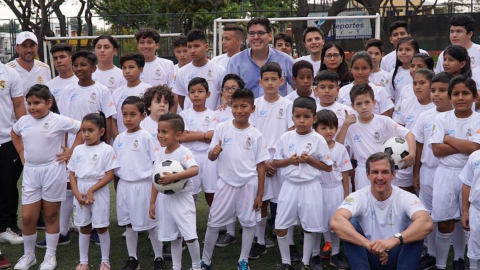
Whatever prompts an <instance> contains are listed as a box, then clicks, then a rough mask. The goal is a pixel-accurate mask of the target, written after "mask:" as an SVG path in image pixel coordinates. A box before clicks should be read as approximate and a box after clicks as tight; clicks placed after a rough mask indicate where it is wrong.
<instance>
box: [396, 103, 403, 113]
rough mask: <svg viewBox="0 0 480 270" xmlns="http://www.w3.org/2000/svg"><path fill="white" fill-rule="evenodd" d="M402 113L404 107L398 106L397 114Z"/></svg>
mask: <svg viewBox="0 0 480 270" xmlns="http://www.w3.org/2000/svg"><path fill="white" fill-rule="evenodd" d="M401 111H402V105H400V106H398V109H397V113H398V112H401Z"/></svg>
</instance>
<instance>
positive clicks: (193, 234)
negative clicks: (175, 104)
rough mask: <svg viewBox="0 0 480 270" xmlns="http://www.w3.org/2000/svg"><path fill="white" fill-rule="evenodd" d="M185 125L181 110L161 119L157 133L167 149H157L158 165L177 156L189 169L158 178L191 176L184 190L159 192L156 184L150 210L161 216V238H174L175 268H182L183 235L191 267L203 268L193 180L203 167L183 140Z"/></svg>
mask: <svg viewBox="0 0 480 270" xmlns="http://www.w3.org/2000/svg"><path fill="white" fill-rule="evenodd" d="M184 128H185V125H184V123H183V119H182V117H181V116H180V115H178V114H172V113H169V114H164V115H162V116H161V117H160V119H159V122H158V131H159V132H158V135H157V137H158V140H159V141H160V145H161V146H162V147H163V149H162V150H160V151H159V152H158V153H157V156H156V159H155V166H160V165H161V164H162V163H163V162H168V161H171V160H175V161H178V162H180V164H182V167H183V168H185V170H184V171H183V172H179V173H175V174H171V173H164V175H160V176H159V178H158V180H157V178H155V180H156V181H158V182H157V183H158V184H160V185H168V184H171V183H173V182H175V181H178V180H180V179H188V178H189V180H188V182H187V183H186V184H185V186H184V188H183V190H181V191H180V192H176V193H175V194H171V195H167V194H163V193H159V192H158V191H157V190H156V189H155V187H154V186H153V185H152V195H151V199H150V212H149V213H150V217H151V218H153V219H154V218H155V217H158V224H159V226H158V227H159V235H158V236H159V240H160V241H171V242H172V264H173V270H181V269H182V268H181V267H182V237H183V238H185V241H186V242H187V245H188V251H189V252H190V256H191V259H192V268H191V269H193V270H200V245H199V243H198V237H197V220H196V210H195V202H194V200H193V196H192V191H193V188H194V186H193V183H192V181H194V180H193V177H195V176H196V175H197V174H198V171H199V170H198V169H199V168H198V164H197V162H196V160H195V157H194V156H193V154H192V151H190V150H189V149H188V148H187V147H185V146H183V145H181V144H180V137H181V136H182V133H183V132H184ZM157 200H158V202H157ZM156 202H157V203H156ZM165 269H166V268H165Z"/></svg>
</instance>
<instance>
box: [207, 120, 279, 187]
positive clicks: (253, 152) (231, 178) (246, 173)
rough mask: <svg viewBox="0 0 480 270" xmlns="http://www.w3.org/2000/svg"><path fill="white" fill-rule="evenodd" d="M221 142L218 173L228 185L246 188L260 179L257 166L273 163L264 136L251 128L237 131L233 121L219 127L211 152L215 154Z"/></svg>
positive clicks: (216, 130)
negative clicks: (251, 181) (257, 178)
mask: <svg viewBox="0 0 480 270" xmlns="http://www.w3.org/2000/svg"><path fill="white" fill-rule="evenodd" d="M220 141H221V142H222V149H223V151H222V152H221V153H220V155H219V156H218V159H217V172H218V176H219V177H220V179H221V180H222V181H223V182H225V183H227V184H228V185H231V186H234V187H242V186H245V185H246V184H247V183H248V182H249V181H250V180H251V179H253V178H256V177H258V172H257V164H259V163H262V162H264V161H266V160H269V159H270V155H269V154H268V151H267V144H266V143H265V140H264V139H263V136H262V134H261V133H260V131H258V129H256V128H255V127H254V126H252V125H250V126H249V127H248V128H246V129H238V128H236V127H235V126H234V125H233V121H229V122H223V123H220V124H218V126H217V127H216V128H215V132H214V135H213V138H212V143H211V144H210V147H209V149H208V151H209V152H210V151H212V150H213V148H215V146H216V145H218V143H219V142H220Z"/></svg>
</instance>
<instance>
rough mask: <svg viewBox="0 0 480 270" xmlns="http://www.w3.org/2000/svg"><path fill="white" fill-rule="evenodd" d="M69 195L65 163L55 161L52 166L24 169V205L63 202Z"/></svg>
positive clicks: (32, 166) (43, 165) (34, 166)
mask: <svg viewBox="0 0 480 270" xmlns="http://www.w3.org/2000/svg"><path fill="white" fill-rule="evenodd" d="M66 194H67V181H65V163H61V164H59V163H58V162H56V161H54V162H52V163H50V164H42V165H28V164H25V166H24V167H23V180H22V205H26V204H32V203H36V202H38V201H40V200H44V201H47V202H62V201H64V200H65V197H66Z"/></svg>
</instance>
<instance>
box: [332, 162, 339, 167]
mask: <svg viewBox="0 0 480 270" xmlns="http://www.w3.org/2000/svg"><path fill="white" fill-rule="evenodd" d="M332 166H333V168H334V169H338V165H337V162H336V161H334V162H333V165H332Z"/></svg>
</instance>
